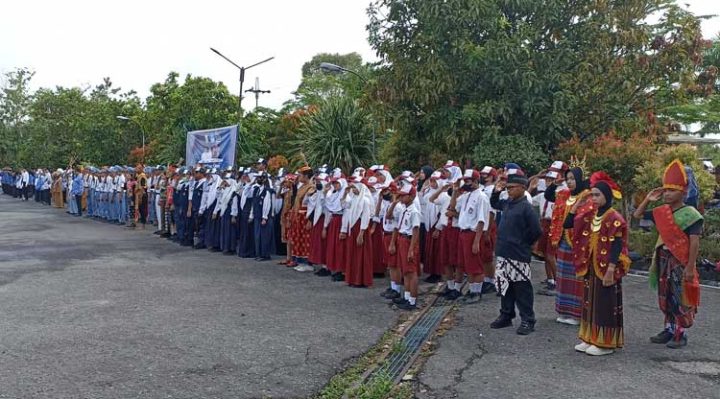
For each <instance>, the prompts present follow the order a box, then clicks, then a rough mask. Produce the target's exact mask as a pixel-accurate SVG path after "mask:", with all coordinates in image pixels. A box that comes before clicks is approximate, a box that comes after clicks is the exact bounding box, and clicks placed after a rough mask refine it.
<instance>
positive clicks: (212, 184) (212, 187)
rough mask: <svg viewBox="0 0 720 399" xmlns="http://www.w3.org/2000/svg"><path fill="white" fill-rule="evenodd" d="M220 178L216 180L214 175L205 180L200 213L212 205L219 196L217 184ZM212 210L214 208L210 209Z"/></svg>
mask: <svg viewBox="0 0 720 399" xmlns="http://www.w3.org/2000/svg"><path fill="white" fill-rule="evenodd" d="M219 181H220V180H219V179H218V180H215V177H213V178H212V179H210V180H206V181H205V187H203V195H202V198H201V199H200V209H199V210H198V212H199V213H203V212H205V210H207V209H208V208H209V207H210V205H212V204H213V201H215V199H216V198H217V185H218V182H219ZM210 211H211V212H212V209H210Z"/></svg>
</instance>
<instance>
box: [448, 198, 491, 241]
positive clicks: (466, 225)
mask: <svg viewBox="0 0 720 399" xmlns="http://www.w3.org/2000/svg"><path fill="white" fill-rule="evenodd" d="M456 209H457V211H458V213H459V216H458V228H459V229H460V230H472V231H475V229H476V228H477V224H478V223H480V222H483V231H488V229H489V228H490V226H489V224H488V220H489V219H490V200H489V199H488V197H487V195H485V192H484V191H483V190H481V189H477V190H475V191H472V192H469V193H463V194H461V195H460V196H459V197H458V199H457V206H456Z"/></svg>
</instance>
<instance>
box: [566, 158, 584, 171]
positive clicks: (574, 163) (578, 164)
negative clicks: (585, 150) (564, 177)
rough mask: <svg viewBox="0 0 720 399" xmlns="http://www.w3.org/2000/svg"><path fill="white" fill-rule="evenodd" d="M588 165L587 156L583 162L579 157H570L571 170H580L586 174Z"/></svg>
mask: <svg viewBox="0 0 720 399" xmlns="http://www.w3.org/2000/svg"><path fill="white" fill-rule="evenodd" d="M586 163H587V155H585V156H583V158H582V160H580V158H578V156H577V155H571V156H570V169H572V168H580V169H582V170H583V172H584V171H585V169H586V168H587V166H586Z"/></svg>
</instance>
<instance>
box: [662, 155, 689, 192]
mask: <svg viewBox="0 0 720 399" xmlns="http://www.w3.org/2000/svg"><path fill="white" fill-rule="evenodd" d="M687 186H688V177H687V173H685V165H683V163H682V162H681V161H680V160H679V159H675V160H674V161H672V162H670V165H668V166H667V168H665V174H663V188H669V189H671V190H680V191H685V190H687Z"/></svg>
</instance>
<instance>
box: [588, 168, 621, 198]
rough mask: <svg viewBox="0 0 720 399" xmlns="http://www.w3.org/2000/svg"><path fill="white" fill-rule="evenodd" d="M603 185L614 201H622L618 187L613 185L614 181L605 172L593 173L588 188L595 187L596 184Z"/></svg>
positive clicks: (615, 184)
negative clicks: (608, 190)
mask: <svg viewBox="0 0 720 399" xmlns="http://www.w3.org/2000/svg"><path fill="white" fill-rule="evenodd" d="M601 182H602V183H605V184H607V185H608V187H610V190H612V196H613V198H615V199H622V192H620V186H619V185H618V184H617V183H615V180H613V179H612V177H610V175H608V174H607V173H605V172H595V173H593V174H592V176H590V187H595V185H596V184H598V183H601Z"/></svg>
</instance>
